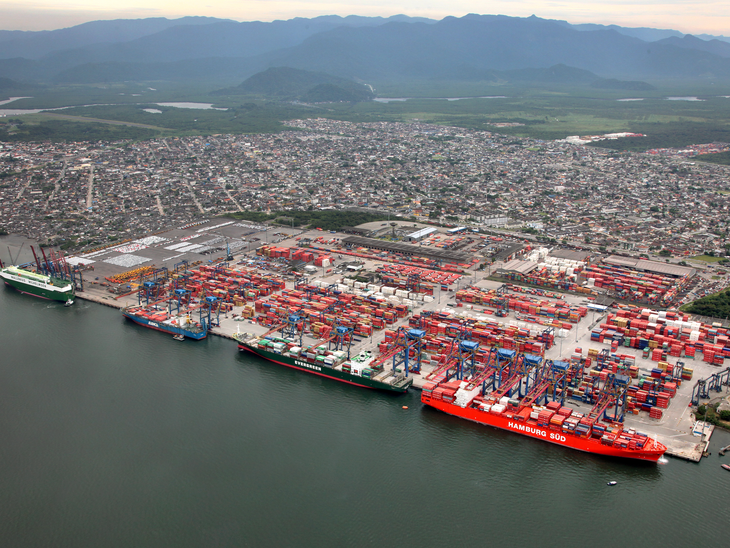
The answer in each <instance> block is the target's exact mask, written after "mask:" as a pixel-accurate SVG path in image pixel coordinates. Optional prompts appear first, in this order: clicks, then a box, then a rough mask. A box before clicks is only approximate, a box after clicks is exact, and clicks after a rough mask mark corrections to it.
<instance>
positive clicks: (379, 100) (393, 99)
mask: <svg viewBox="0 0 730 548" xmlns="http://www.w3.org/2000/svg"><path fill="white" fill-rule="evenodd" d="M506 98H507V96H506V95H485V96H483V97H419V99H421V100H431V101H464V100H466V99H506ZM411 99H414V97H375V98H373V101H375V102H376V103H394V102H402V101H408V100H411Z"/></svg>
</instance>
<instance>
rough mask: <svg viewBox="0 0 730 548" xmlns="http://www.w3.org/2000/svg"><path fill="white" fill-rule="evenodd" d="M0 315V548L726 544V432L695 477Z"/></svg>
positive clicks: (201, 354) (256, 369)
mask: <svg viewBox="0 0 730 548" xmlns="http://www.w3.org/2000/svg"><path fill="white" fill-rule="evenodd" d="M0 311H1V312H0V345H1V348H2V360H1V362H0V439H1V440H2V444H1V445H0V504H1V506H0V512H2V515H3V519H2V521H1V523H0V545H2V546H8V547H14V546H23V547H36V546H37V547H49V546H72V547H86V546H88V547H96V548H98V547H102V546H103V547H105V548H106V547H116V546H119V547H130V546H134V547H146V546H150V547H152V546H154V547H161V546H164V547H166V546H170V547H176V548H177V547H188V546H189V547H200V546H205V547H207V546H211V547H228V546H230V547H239V546H253V547H260V546H297V547H302V546H303V547H309V546H312V547H329V546H332V547H340V546H397V547H419V548H423V547H430V546H438V545H449V546H478V545H485V546H498V545H500V544H507V545H513V544H515V543H518V544H519V545H520V546H529V545H537V546H576V545H579V544H580V545H586V546H599V547H603V546H646V547H653V546H656V547H659V546H682V545H684V544H690V543H692V544H695V543H699V544H700V545H709V546H717V545H724V543H725V542H726V538H727V532H728V525H727V524H728V522H729V520H730V504H729V503H728V496H727V493H728V487H729V486H730V473H728V472H726V471H724V470H722V469H721V468H720V466H719V464H720V462H730V457H726V458H725V459H720V458H718V457H717V449H718V447H719V446H720V445H721V444H722V445H727V444H730V435H728V434H726V433H724V432H723V433H719V434H716V435H715V437H714V438H713V446H712V448H711V450H712V452H713V455H712V456H711V457H710V458H709V459H705V460H704V461H703V462H702V463H701V464H700V465H696V464H692V463H687V462H684V461H680V460H676V459H672V458H670V459H668V462H667V464H665V465H659V466H656V465H646V464H643V463H629V462H622V461H615V460H609V459H605V458H599V457H595V456H592V455H586V454H582V453H579V452H576V451H571V450H568V449H565V448H561V447H554V446H551V445H548V444H546V443H544V442H540V441H537V440H530V439H528V438H525V437H522V436H518V435H514V434H510V433H507V432H500V431H496V430H493V429H490V428H486V427H483V426H479V425H476V424H472V423H468V422H466V421H463V420H460V419H457V418H454V417H449V416H447V415H444V414H442V413H439V412H436V411H433V410H430V409H424V408H422V407H421V405H420V403H419V400H418V398H419V396H418V393H413V394H409V395H405V396H394V395H389V394H381V393H378V392H372V391H367V390H362V389H356V388H353V387H350V386H347V385H341V384H338V383H336V382H333V381H330V380H327V379H321V378H318V377H315V376H313V375H306V374H303V373H300V372H297V371H293V370H289V369H286V368H283V367H278V366H274V365H272V364H268V363H266V362H261V361H259V360H257V359H255V358H253V357H249V356H246V355H240V354H238V353H237V350H236V348H235V344H234V343H233V342H232V341H230V340H224V339H220V338H217V337H211V338H210V339H208V340H206V341H202V342H200V343H195V342H192V341H185V342H183V343H180V342H176V341H174V340H172V337H170V336H167V335H164V334H161V333H158V332H155V331H152V330H146V329H144V328H141V327H138V326H135V325H133V324H131V322H125V321H123V319H122V318H121V314H120V313H119V312H118V311H117V310H115V309H111V308H107V307H103V306H99V305H92V304H89V303H85V302H84V301H81V300H78V301H77V305H74V306H73V307H71V308H64V307H63V306H62V305H60V304H54V303H47V302H45V301H41V300H36V299H32V298H30V297H27V296H23V295H20V294H17V293H15V292H12V291H10V290H8V289H5V288H0ZM403 405H407V406H408V409H403V408H402V406H403ZM611 480H615V481H617V482H618V485H616V486H614V487H608V486H607V485H606V482H608V481H611Z"/></svg>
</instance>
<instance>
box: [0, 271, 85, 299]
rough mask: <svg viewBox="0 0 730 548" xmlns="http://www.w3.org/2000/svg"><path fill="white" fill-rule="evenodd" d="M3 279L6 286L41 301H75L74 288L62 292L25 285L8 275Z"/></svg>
mask: <svg viewBox="0 0 730 548" xmlns="http://www.w3.org/2000/svg"><path fill="white" fill-rule="evenodd" d="M2 278H3V281H4V282H5V285H7V286H8V287H11V288H12V289H15V290H16V291H19V292H20V293H24V294H25V295H31V296H32V297H38V298H41V299H48V300H49V301H60V302H66V301H68V300H69V299H73V298H74V294H75V292H74V290H73V288H71V289H68V290H65V291H61V290H59V289H57V288H52V287H41V286H40V285H39V286H36V285H31V284H30V283H25V282H23V281H22V280H16V279H14V278H11V277H8V276H6V275H3V276H2Z"/></svg>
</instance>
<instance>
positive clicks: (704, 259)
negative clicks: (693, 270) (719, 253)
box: [690, 255, 724, 263]
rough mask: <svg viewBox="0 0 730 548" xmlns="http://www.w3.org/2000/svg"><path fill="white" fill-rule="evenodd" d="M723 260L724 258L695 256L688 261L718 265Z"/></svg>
mask: <svg viewBox="0 0 730 548" xmlns="http://www.w3.org/2000/svg"><path fill="white" fill-rule="evenodd" d="M723 259H724V257H710V256H709V255H697V256H695V257H690V260H692V261H702V262H704V263H718V262H720V261H722V260H723Z"/></svg>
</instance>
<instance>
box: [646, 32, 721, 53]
mask: <svg viewBox="0 0 730 548" xmlns="http://www.w3.org/2000/svg"><path fill="white" fill-rule="evenodd" d="M655 44H664V45H668V46H677V47H679V48H685V49H695V50H697V51H706V52H708V53H713V54H715V55H719V56H720V57H730V42H723V41H721V40H702V39H700V38H697V37H696V36H692V35H691V34H685V35H684V36H683V37H682V38H678V37H676V36H672V37H671V38H664V39H663V40H659V41H657V42H655Z"/></svg>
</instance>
